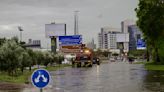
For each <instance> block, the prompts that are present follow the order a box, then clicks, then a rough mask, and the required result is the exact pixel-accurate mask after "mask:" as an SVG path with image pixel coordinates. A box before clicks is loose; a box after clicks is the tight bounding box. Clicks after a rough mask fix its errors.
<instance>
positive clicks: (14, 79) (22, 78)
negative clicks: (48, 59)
mask: <svg viewBox="0 0 164 92" xmlns="http://www.w3.org/2000/svg"><path fill="white" fill-rule="evenodd" d="M68 66H70V65H68V64H62V65H57V66H48V67H46V68H45V69H46V70H48V71H55V70H58V69H62V68H64V67H68ZM34 70H36V69H33V70H32V71H29V70H25V71H24V73H23V74H21V75H19V76H9V75H8V74H7V73H5V72H0V82H9V83H17V84H24V83H29V77H30V76H31V74H32V73H33V71H34Z"/></svg>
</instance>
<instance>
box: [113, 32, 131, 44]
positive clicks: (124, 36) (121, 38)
mask: <svg viewBox="0 0 164 92" xmlns="http://www.w3.org/2000/svg"><path fill="white" fill-rule="evenodd" d="M116 42H129V33H120V34H116Z"/></svg>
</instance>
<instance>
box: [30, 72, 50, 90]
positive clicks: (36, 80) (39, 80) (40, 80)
mask: <svg viewBox="0 0 164 92" xmlns="http://www.w3.org/2000/svg"><path fill="white" fill-rule="evenodd" d="M31 82H32V84H33V85H34V86H35V87H37V88H39V89H40V92H43V88H44V87H46V86H47V85H48V84H49V82H50V74H49V72H48V71H47V70H45V69H37V70H35V71H34V72H33V74H32V75H31Z"/></svg>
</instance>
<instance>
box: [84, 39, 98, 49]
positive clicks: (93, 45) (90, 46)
mask: <svg viewBox="0 0 164 92" xmlns="http://www.w3.org/2000/svg"><path fill="white" fill-rule="evenodd" d="M86 47H88V48H90V49H92V50H94V49H96V44H95V43H94V39H92V41H91V42H88V43H87V44H86Z"/></svg>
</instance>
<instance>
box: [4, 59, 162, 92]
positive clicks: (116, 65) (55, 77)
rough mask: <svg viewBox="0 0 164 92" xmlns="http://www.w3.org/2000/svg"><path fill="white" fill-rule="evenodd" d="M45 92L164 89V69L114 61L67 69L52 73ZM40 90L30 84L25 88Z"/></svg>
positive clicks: (30, 91) (147, 91) (157, 91)
mask: <svg viewBox="0 0 164 92" xmlns="http://www.w3.org/2000/svg"><path fill="white" fill-rule="evenodd" d="M50 74H51V76H52V81H51V83H50V85H49V86H48V87H46V88H45V89H44V91H43V92H164V72H160V71H146V70H145V69H144V66H143V65H139V64H128V63H125V62H112V63H106V64H101V65H100V66H97V65H95V66H93V67H92V68H71V67H69V68H65V69H60V70H58V71H54V72H53V71H52V72H50ZM5 92H39V90H38V89H36V88H34V87H32V86H30V87H28V88H25V89H24V90H22V91H5Z"/></svg>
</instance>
